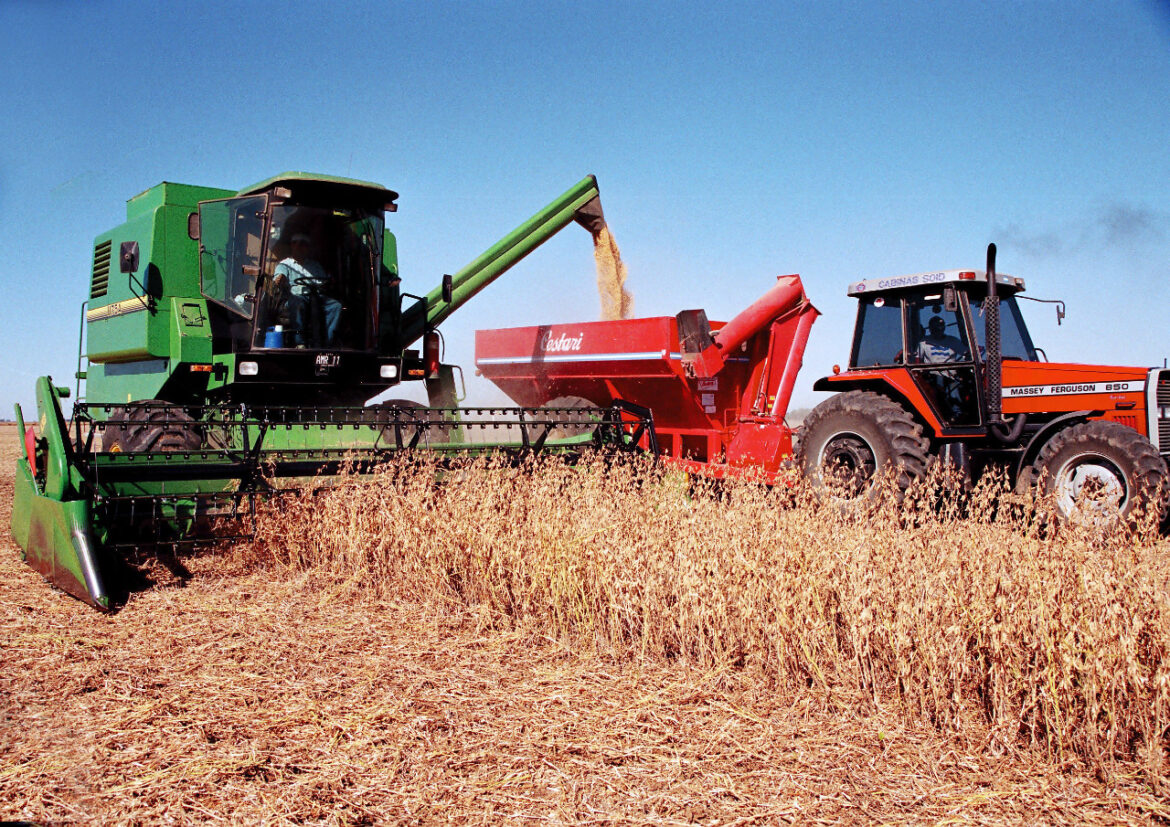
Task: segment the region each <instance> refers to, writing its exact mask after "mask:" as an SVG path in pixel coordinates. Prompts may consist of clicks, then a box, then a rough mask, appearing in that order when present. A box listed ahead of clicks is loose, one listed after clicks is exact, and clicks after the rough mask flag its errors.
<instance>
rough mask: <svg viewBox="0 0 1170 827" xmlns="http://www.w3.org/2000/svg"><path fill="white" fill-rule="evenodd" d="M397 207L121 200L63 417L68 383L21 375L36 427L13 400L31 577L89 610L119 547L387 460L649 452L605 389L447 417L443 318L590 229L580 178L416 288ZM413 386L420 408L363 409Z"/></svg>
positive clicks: (639, 426)
mask: <svg viewBox="0 0 1170 827" xmlns="http://www.w3.org/2000/svg"><path fill="white" fill-rule="evenodd" d="M396 198H397V195H396V194H395V193H393V192H392V191H390V190H387V189H385V188H383V187H381V186H379V185H377V184H369V183H365V182H360V181H352V180H349V179H340V178H325V177H322V176H314V175H307V174H304V173H285V174H284V175H281V176H278V177H276V178H272V179H269V180H267V181H265V182H262V183H260V184H257V185H255V186H254V187H250V188H248V189H245V190H242V191H240V192H238V193H235V192H231V191H228V190H212V189H207V188H200V187H189V186H184V185H175V184H160V185H159V186H157V187H155V188H152V189H151V190H148V191H147V192H145V193H143V194H142V195H140V196H137V197H136V198H134V199H131V201H130V202H129V205H128V208H127V222H126V223H125V224H123V225H121V226H119V227H117V228H115V229H114V230H112V231H110V232H109V233H105V234H103V235H101V236H99V237H98V239H97V241H96V243H95V247H94V266H93V271H92V278H91V284H90V297H89V299H88V300H87V301H86V302H85V304H84V305H83V310H84V315H85V339H84V341H85V358H87V359H88V366H87V369H86V370H79V371H78V380H79V383H78V393H79V399H78V400H77V402H76V403H75V404H74V405H73V408H72V411H71V413H70V415H69V417H68V418H66V415H65V413H64V411H63V408H62V399H64V398H66V397H67V396H68V395H69V392H68V389H66V388H62V387H59V386H57V385H55V384H54V383H53V381H52V380H51V379H50V378H49V377H42V378H41V379H39V380H38V382H37V386H36V400H37V421H36V423H35V426H34V425H33V424H31V423H30V424H28V425H26V424H25V423H24V419H23V412H22V411H21V409H20V406H19V405H18V406H17V408H16V416H17V419H18V422H19V424H20V429H21V433H22V434H23V435H24V452H23V455H22V456H21V457H19V458H18V460H17V470H16V485H15V497H14V504H13V514H12V533H13V536H14V537H15V538H16V540H17V543H18V544H19V545H20V547H21V549H22V551H23V554H24V556H25V559H26V560H27V562H28V563H29V564H30V565H31V566H33V568H35V569H36V570H37V571H39V572H40V573H41V574H43V575H44V576H45V577H46V578H47V579H49V580H50V581H52V582H53V583H55V584H56V585H58V586H59V587H60V588H62V589H63V590H65V591H67V592H69V593H70V594H72V595H74V596H76V597H79V598H80V599H82V600H85V601H86V602H88V603H90V604H92V605H94V606H97V607H99V608H103V609H109V608H111V607H112V606H113V605H114V604H115V603H116V601H117V599H118V597H119V593H120V591H121V589H120V586H119V585H118V584H117V583H116V581H117V580H118V577H117V572H118V569H119V568H120V567H121V561H122V552H123V551H124V550H125V549H127V548H136V547H143V546H166V545H183V544H192V543H211V542H216V541H220V540H226V539H238V538H241V537H247V536H250V535H251V534H252V532H253V530H254V524H255V523H254V521H255V513H256V503H257V499H258V498H260V497H265V496H270V495H272V494H275V493H279V492H281V491H286V490H293V489H300V488H302V487H303V486H304V485H305V484H309V483H311V484H315V485H324V484H327V481H325V480H322V479H321V478H322V477H328V476H330V475H335V474H338V473H341V472H343V471H352V472H356V473H364V472H368V471H370V470H372V469H373V468H375V467H376V466H377V465H379V464H381V463H385V462H387V461H389V460H390V459H391V458H393V457H395V456H397V455H399V454H400V453H401V452H402V451H410V450H427V451H431V452H434V453H436V454H438V455H440V456H442V457H446V456H451V455H456V454H459V455H466V454H477V453H489V452H490V453H502V454H505V455H508V456H511V457H515V458H520V457H523V456H527V455H530V454H531V453H533V452H535V451H541V450H544V451H553V452H556V453H558V454H562V455H564V456H565V457H566V459H567V460H568V461H573V460H574V459H575V458H576V457H577V456H579V455H580V454H581V452H582V451H584V450H586V449H591V448H600V449H603V450H618V451H637V450H645V449H649V450H651V451H654V450H656V441H655V435H654V430H653V423H652V421H651V418H650V414H649V411H647V410H645V409H644V408H640V407H638V406H637V405H635V404H632V403H629V402H626V401H623V400H617V399H615V400H612V401H611V402H612V404H609V405H608V406H607V407H606V408H605V410H603V411H600V412H596V411H592V412H588V415H585V414H584V413H581V412H574V411H549V410H526V409H522V408H507V409H503V408H492V409H483V408H481V409H477V410H475V416H474V417H470V418H469V417H465V416H464V414H465V413H466V412H465V411H464V410H462V409H459V408H458V407H457V404H458V401H459V395H458V391H457V383H456V372H457V370H458V368H457V367H455V366H453V365H449V364H445V363H443V361H442V339H441V337H440V334H439V332H438V329H437V328H438V326H439V324H440V323H441V322H442V321H443V320H444V319H446V318H447V317H448V316H449V315H450V314H451V313H453V312H454V311H455V310H457V309H458V308H459V307H461V306H462V305H463V304H465V303H466V302H467V301H469V300H470V299H471V298H472V297H473V296H474V295H475V294H476V293H478V292H479V291H480V290H482V289H483V288H484V287H486V286H487V285H488V284H490V283H491V282H492V281H493V280H494V279H496V278H498V277H499V276H500V275H502V274H503V273H504V272H506V271H507V270H508V269H509V268H510V267H512V266H513V265H514V264H515V263H516V262H518V261H519V260H520V259H522V258H523V257H524V256H526V255H527V254H528V253H530V252H531V251H532V250H534V249H535V248H536V247H538V246H540V244H542V243H543V242H544V241H546V240H547V239H548V238H550V237H551V236H552V235H554V234H555V233H557V232H559V231H560V230H561V229H562V228H564V227H565V226H567V225H569V224H571V223H574V222H576V223H579V224H581V225H583V226H585V227H586V228H587V229H588V230H589V231H590V232H591V234H593V235H594V237H596V236H597V234H598V232H599V228H601V227H604V218H603V216H602V213H601V208H600V199H599V195H598V190H597V182H596V181H595V180H594V179H593V177H592V176H590V177H587V178H585V179H584V180H582V181H581V182H579V183H578V184H576V185H575V186H574V187H572V188H570V189H569V190H568V191H566V192H565V193H564V194H563V195H561V196H560V197H559V198H557V199H556V200H555V201H553V202H552V203H551V204H549V205H548V206H547V207H545V208H544V209H543V210H541V211H540V212H539V213H537V214H536V215H535V216H533V217H532V218H530V219H529V220H528V221H526V222H524V223H523V224H521V225H520V226H519V227H518V228H516V229H515V230H514V231H513V232H512V233H510V234H508V235H507V236H506V237H505V238H503V239H502V240H501V241H499V242H498V243H497V244H495V245H493V246H492V247H491V248H490V249H489V250H487V251H486V252H485V253H483V254H482V255H481V256H479V257H478V258H476V259H475V260H474V261H472V262H471V263H470V264H468V265H467V266H466V267H464V268H463V269H461V270H459V271H458V272H457V273H455V274H454V275H450V276H444V277H443V279H442V283H441V284H440V285H439V286H437V287H435V288H434V289H433V290H431V291H430V292H429V293H427V294H425V295H422V296H415V295H411V294H409V293H406V292H404V291H402V290H401V289H400V279H399V275H398V261H397V254H396V242H395V239H394V236H393V235H392V234H391V233H390V232H389V231H387V230H386V229H385V225H384V218H383V214H384V213H386V212H393V211H395V209H396V205H395V203H394V201H395V199H396ZM112 271H113V272H112ZM119 273H120V274H121V275H120V277H119V276H118V274H119ZM420 339H421V340H422V349H421V351H420V350H418V349H414V348H413V347H412V346H413V345H414V344H415V343H416V342H418V341H419V340H420ZM79 361H81V358H80V357H79ZM81 380H85V386H84V390H85V396H84V398H80V392H81V384H80V383H81ZM412 380H417V381H422V382H424V384H425V386H426V389H427V394H428V398H429V400H430V406H429V407H428V406H421V405H418V404H416V403H413V402H410V401H406V400H391V401H388V402H384V403H380V404H377V405H372V406H365V405H363V403H364V402H366V401H367V400H369V399H371V398H373V397H375V396H377V395H379V394H380V393H382V392H384V391H386V390H388V389H391V388H393V387H395V386H396V385H398V384H400V383H401V382H403V381H412ZM566 426H569V427H570V428H573V429H574V430H575V433H574V434H569V435H565V434H564V433H563V429H564V428H565V427H566ZM468 429H478V430H480V431H487V432H489V434H494V435H496V436H498V437H499V438H498V439H495V440H492V441H485V440H482V439H481V440H476V441H468V440H467V438H466V437H467V433H466V432H467V430H468ZM558 429H562V430H561V431H558ZM489 440H490V436H489ZM440 462H442V460H440Z"/></svg>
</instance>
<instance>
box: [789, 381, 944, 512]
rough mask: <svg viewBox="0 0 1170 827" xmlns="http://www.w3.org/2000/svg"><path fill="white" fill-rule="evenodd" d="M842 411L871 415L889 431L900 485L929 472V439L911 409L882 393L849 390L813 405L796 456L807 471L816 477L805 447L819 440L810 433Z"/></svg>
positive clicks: (907, 484)
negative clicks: (927, 468) (912, 414)
mask: <svg viewBox="0 0 1170 827" xmlns="http://www.w3.org/2000/svg"><path fill="white" fill-rule="evenodd" d="M840 414H845V415H850V416H860V417H862V418H865V419H869V420H870V421H872V422H873V423H874V424H875V426H876V427H877V428H878V430H879V431H880V432H881V433H882V434H885V435H886V438H887V439H888V440H889V442H890V445H891V447H892V451H891V456H890V461H891V462H892V463H893V464H894V465H895V466H897V467H899V469H900V470H899V472H898V485H899V487H901V488H902V489H905V488H906V487H908V486H909V485H910V483H911V481H912V480H914V479H915V478H917V477H921V476H922V475H924V474H925V473H926V465H927V458H928V456H929V452H930V442H929V440H927V438H926V437H925V436H923V433H922V426H921V425H920V424H919V423H918V422H916V421H915V420H914V417H913V416H911V415H910V412H909V411H907V410H906V409H905V408H904V407H902V406H901V405H900V404H898V403H897V402H895V401H894V400H892V399H890V398H889V397H888V396H884V395H882V394H880V393H874V392H873V391H846V392H844V393H839V394H837V395H836V396H833V397H830V398H829V399H827V400H825V401H824V402H822V403H821V404H819V405H817V406H816V407H815V408H813V410H812V413H810V414H809V415H808V418H807V419H805V421H804V424H803V425H802V426H801V438H800V447H799V448H798V456H797V459H798V460H799V462H800V465H801V467H802V468H804V469H805V473H806V474H809V475H810V476H812V477H814V478H815V469H812V468H810V467H809V466H810V463H811V462H812V461H813V458H812V457H809V456H807V455H806V451H807V450H808V446H809V445H810V444H813V443H816V442H818V441H819V440H817V439H810V435H812V434H816V433H817V431H818V429H820V428H822V427H824V426H825V423H826V422H828V421H829V420H831V419H832V418H833V417H835V416H837V415H840Z"/></svg>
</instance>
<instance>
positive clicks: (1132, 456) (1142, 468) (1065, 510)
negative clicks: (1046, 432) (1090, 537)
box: [1032, 421, 1170, 525]
mask: <svg viewBox="0 0 1170 827" xmlns="http://www.w3.org/2000/svg"><path fill="white" fill-rule="evenodd" d="M1032 476H1033V478H1034V479H1040V478H1043V479H1044V483H1043V484H1044V489H1045V491H1047V492H1049V493H1051V494H1053V495H1054V496H1055V498H1056V511H1057V517H1058V518H1059V519H1061V520H1065V521H1068V522H1073V523H1078V524H1087V525H1109V524H1111V523H1113V522H1115V521H1116V520H1117V519H1118V517H1121V518H1125V517H1128V516H1129V515H1130V514H1131V513H1132V512H1133V510H1134V509H1135V508H1136V507H1137V506H1138V504H1139V503H1141V502H1142V501H1143V498H1145V497H1151V496H1157V497H1158V498H1159V499H1158V502H1157V504H1156V507H1157V508H1158V514H1159V516H1160V517H1163V516H1165V514H1166V506H1167V498H1168V497H1170V491H1168V490H1167V485H1168V484H1170V479H1168V478H1167V469H1166V463H1165V462H1163V461H1162V458H1161V457H1160V456H1158V451H1157V449H1155V448H1154V446H1153V445H1151V444H1150V441H1149V440H1147V439H1146V438H1145V437H1144V436H1142V435H1141V434H1139V433H1138V432H1137V431H1135V430H1134V429H1133V428H1127V427H1126V426H1124V425H1121V424H1118V423H1116V422H1104V421H1094V422H1083V423H1081V424H1080V425H1073V426H1071V427H1069V428H1065V429H1064V430H1063V431H1059V432H1058V433H1057V434H1056V435H1055V436H1054V437H1052V439H1050V440H1049V441H1048V442H1047V443H1046V444H1045V445H1044V447H1043V448H1042V449H1041V450H1040V455H1039V456H1038V457H1037V458H1036V462H1035V463H1034V464H1033V465H1032Z"/></svg>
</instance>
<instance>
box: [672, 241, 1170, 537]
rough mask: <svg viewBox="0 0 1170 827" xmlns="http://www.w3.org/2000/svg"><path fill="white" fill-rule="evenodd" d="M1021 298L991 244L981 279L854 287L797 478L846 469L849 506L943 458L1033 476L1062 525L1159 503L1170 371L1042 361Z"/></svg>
mask: <svg viewBox="0 0 1170 827" xmlns="http://www.w3.org/2000/svg"><path fill="white" fill-rule="evenodd" d="M1023 291H1024V282H1023V280H1022V279H1018V278H1013V277H1011V276H1007V275H1004V274H1002V273H1000V274H997V273H996V272H995V245H990V246H989V248H988V256H987V268H986V270H944V271H939V272H933V273H919V274H915V275H908V276H900V277H896V278H879V279H870V280H867V281H860V282H857V283H855V284H852V285H850V287H849V295H850V296H854V297H856V298H857V300H858V311H857V322H856V328H855V331H854V335H853V348H852V351H851V354H850V359H849V366H848V369H847V370H846V371H844V372H841V371H839V370H838V369H835V370H834V375H832V376H827V377H825V378H822V379H820V380H818V381H817V382H816V384H815V385H814V388H815V389H816V390H821V391H839V393H838V394H837V395H835V396H833V397H831V398H830V399H828V400H826V401H824V402H822V403H821V404H819V405H818V406H817V407H816V408H815V409H814V410H813V411H812V413H811V414H810V415H809V416H808V418H807V419H806V420H805V422H804V427H803V429H802V433H801V439H800V449H799V455H800V460H801V462H802V463H803V465H804V468H805V471H806V472H807V473H808V474H809V475H810V476H811V477H812V478H813V479H814V480H815V481H817V482H818V483H824V482H825V481H826V480H827V478H828V473H829V471H830V470H834V469H835V471H837V472H842V473H843V474H844V476H845V477H846V478H847V480H846V482H847V485H846V488H845V495H846V496H853V497H858V496H864V495H865V493H866V492H867V491H868V490H869V488H870V481H871V479H872V478H873V476H874V473H875V470H876V469H879V468H881V467H882V466H883V465H885V464H887V463H889V464H892V465H897V466H900V474H899V479H900V482H901V484H902V485H906V484H908V482H909V480H910V479H911V478H913V477H915V476H917V475H920V474H922V473H923V472H924V470H925V469H926V466H927V464H928V463H929V462H930V461H931V460H932V459H933V458H935V457H939V456H943V457H946V458H948V459H949V460H950V461H952V462H953V463H955V464H956V465H957V466H959V467H960V468H962V469H964V470H966V471H967V472H968V474H969V475H970V476H971V477H977V476H978V475H979V474H980V473H982V471H983V470H984V469H985V468H987V467H988V466H989V465H992V464H995V465H999V466H1003V467H1006V468H1007V469H1008V470H1009V471H1010V473H1011V474H1012V476H1013V478H1014V479H1015V480H1017V482H1018V483H1019V484H1020V485H1025V486H1026V485H1030V484H1032V483H1033V482H1035V481H1037V480H1040V479H1043V480H1044V485H1045V486H1046V487H1047V489H1048V490H1049V491H1052V492H1053V493H1054V494H1055V499H1056V503H1057V508H1058V510H1059V514H1060V516H1061V517H1062V518H1065V519H1069V518H1083V519H1088V520H1097V519H1112V518H1113V516H1114V515H1116V514H1117V513H1118V511H1120V513H1121V514H1122V515H1128V514H1129V513H1130V512H1131V511H1132V510H1133V509H1134V508H1135V506H1136V505H1137V504H1138V503H1139V502H1140V501H1141V500H1142V498H1143V496H1145V495H1147V494H1153V493H1155V492H1159V491H1161V500H1160V502H1159V503H1158V505H1159V507H1161V508H1165V502H1166V492H1165V483H1166V480H1167V466H1166V458H1167V456H1170V370H1164V369H1163V370H1159V369H1156V368H1155V369H1149V368H1141V367H1111V366H1098V365H1082V364H1069V363H1058V362H1049V361H1047V356H1045V355H1044V353H1043V351H1042V350H1040V349H1039V348H1037V347H1035V346H1034V345H1033V343H1032V338H1031V336H1030V335H1029V334H1028V329H1027V327H1026V326H1025V324H1024V319H1023V317H1022V316H1021V315H1020V309H1019V304H1018V301H1017V300H1018V299H1020V298H1024V297H1023V296H1022V295H1021V294H1022V293H1023ZM1060 307H1061V309H1062V308H1063V305H1060ZM1061 315H1063V312H1061ZM1059 318H1060V316H1058V319H1059ZM655 413H656V415H657V413H658V412H657V410H656V411H655Z"/></svg>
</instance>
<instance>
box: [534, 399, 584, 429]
mask: <svg viewBox="0 0 1170 827" xmlns="http://www.w3.org/2000/svg"><path fill="white" fill-rule="evenodd" d="M540 407H541V408H589V409H591V410H596V409H597V403H595V402H590V401H589V400H588V399H586V398H585V397H583V396H558V397H556V398H554V399H550V400H548V401H547V402H545V403H544V404H543V405H541V406H540ZM555 418H558V419H559V418H563V419H566V420H568V423H567V424H565V425H556V426H554V427H553V429H552V430H551V431H549V434H548V438H549V439H569V438H570V437H575V436H584V435H585V434H590V433H593V431H594V430H596V426H595V425H587V424H584V423H582V422H581V420H582V419H587V418H590V414H588V413H584V412H583V413H581V414H566V415H565V416H563V417H560V416H557V417H555Z"/></svg>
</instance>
